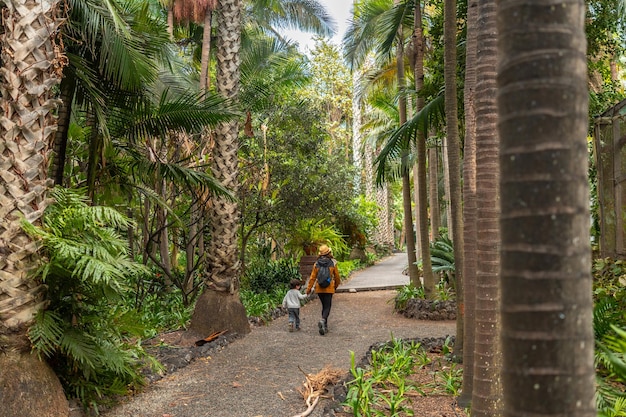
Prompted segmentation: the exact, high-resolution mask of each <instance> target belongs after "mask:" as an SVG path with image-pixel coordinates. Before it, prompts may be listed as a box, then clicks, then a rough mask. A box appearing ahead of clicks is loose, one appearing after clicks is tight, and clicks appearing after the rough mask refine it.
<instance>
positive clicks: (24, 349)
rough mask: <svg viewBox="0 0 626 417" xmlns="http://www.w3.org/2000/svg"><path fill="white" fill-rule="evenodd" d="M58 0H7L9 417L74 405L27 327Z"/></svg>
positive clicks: (33, 307)
mask: <svg viewBox="0 0 626 417" xmlns="http://www.w3.org/2000/svg"><path fill="white" fill-rule="evenodd" d="M58 11H59V1H53V0H49V1H46V0H40V1H32V0H10V1H5V2H3V7H2V16H3V19H2V22H3V25H4V27H3V31H2V34H1V35H0V42H1V46H2V68H0V74H1V82H0V93H1V94H2V98H1V99H0V104H1V105H2V109H3V112H2V115H1V116H0V119H1V121H2V123H0V126H1V127H0V131H1V132H2V136H1V139H0V155H1V156H0V170H1V171H2V175H1V176H0V190H1V192H2V200H1V201H2V203H1V205H0V208H1V209H2V220H1V222H0V254H1V255H2V257H1V258H0V351H1V352H2V354H1V355H0V369H2V372H0V386H1V387H2V389H0V401H2V409H3V415H6V416H8V417H17V416H22V417H30V416H35V415H39V416H50V417H52V416H62V415H68V413H69V408H68V403H67V400H66V399H65V395H64V394H63V390H62V389H61V386H60V383H59V380H58V379H57V378H56V376H55V375H54V373H53V372H52V371H51V370H50V368H49V367H48V366H47V365H46V364H45V363H44V362H42V361H40V360H39V358H38V357H37V356H36V355H34V354H31V345H30V341H29V339H28V336H27V330H28V327H29V325H30V324H32V321H33V319H34V316H35V315H36V314H37V313H38V312H39V311H40V310H41V309H43V308H44V305H45V304H44V294H45V287H44V285H43V283H41V282H39V281H35V280H33V279H32V278H31V277H30V276H29V273H30V272H31V271H32V270H33V269H34V268H35V267H37V266H38V263H39V262H40V259H39V255H38V253H37V244H36V243H35V242H33V239H32V238H31V237H29V236H28V235H27V234H26V233H25V232H24V230H23V229H22V227H21V224H20V223H21V222H22V221H24V220H26V221H28V222H31V223H35V224H37V223H40V221H41V216H42V214H43V211H44V209H45V207H46V204H47V202H48V200H47V198H46V194H47V191H48V187H49V186H50V181H49V180H48V172H47V171H48V156H49V150H50V148H49V146H50V144H51V143H52V141H53V139H54V132H55V129H56V120H55V116H54V111H55V109H56V108H57V106H58V100H57V99H55V97H54V94H55V93H54V88H55V87H56V86H57V85H58V84H59V81H60V78H61V75H62V71H63V65H64V64H65V62H66V58H65V56H64V55H63V49H62V46H61V44H59V43H57V38H56V34H58V30H59V26H60V24H61V19H60V17H59V16H58V15H57V13H58Z"/></svg>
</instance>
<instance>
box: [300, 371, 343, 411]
mask: <svg viewBox="0 0 626 417" xmlns="http://www.w3.org/2000/svg"><path fill="white" fill-rule="evenodd" d="M303 373H304V372H303ZM304 376H305V378H306V381H305V382H304V386H303V387H301V388H298V392H299V393H300V394H301V395H302V398H304V400H305V402H306V405H307V409H306V411H304V412H303V413H300V414H297V415H295V416H294V417H306V416H308V415H309V414H311V412H312V411H313V409H314V408H315V406H316V405H317V402H318V401H319V399H320V396H321V395H322V394H324V392H325V391H326V387H328V386H332V385H335V384H336V383H337V382H339V380H340V379H341V378H342V377H343V376H344V371H342V370H341V369H336V368H332V367H330V366H328V365H327V366H325V367H324V368H323V369H322V370H321V371H319V372H318V373H316V374H308V375H307V374H305V375H304Z"/></svg>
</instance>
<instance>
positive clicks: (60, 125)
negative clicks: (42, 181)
mask: <svg viewBox="0 0 626 417" xmlns="http://www.w3.org/2000/svg"><path fill="white" fill-rule="evenodd" d="M75 89H76V79H75V78H74V77H73V76H72V75H66V76H65V77H64V78H63V80H62V81H61V85H60V98H61V104H60V105H59V116H58V118H57V132H56V135H55V137H54V158H53V160H52V169H51V170H50V171H51V172H52V175H54V184H55V185H63V173H64V171H65V159H66V154H67V139H68V138H67V135H68V132H69V129H70V117H71V114H72V103H73V101H74V91H75Z"/></svg>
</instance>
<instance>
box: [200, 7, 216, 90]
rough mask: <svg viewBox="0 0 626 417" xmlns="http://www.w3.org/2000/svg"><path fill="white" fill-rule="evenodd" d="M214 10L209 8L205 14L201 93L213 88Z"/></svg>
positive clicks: (201, 60)
mask: <svg viewBox="0 0 626 417" xmlns="http://www.w3.org/2000/svg"><path fill="white" fill-rule="evenodd" d="M212 17H213V10H211V9H210V8H207V10H206V12H205V13H204V31H203V32H202V54H201V58H200V91H205V90H208V89H209V88H210V87H211V71H210V70H209V69H210V67H211V65H210V63H211V29H212V26H211V19H212Z"/></svg>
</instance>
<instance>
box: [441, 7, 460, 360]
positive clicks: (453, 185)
mask: <svg viewBox="0 0 626 417" xmlns="http://www.w3.org/2000/svg"><path fill="white" fill-rule="evenodd" d="M444 16H445V18H444V22H445V23H444V45H445V46H444V48H445V52H444V56H445V59H444V79H445V85H446V89H445V107H446V144H447V146H446V148H447V152H446V155H447V159H448V170H447V171H448V175H446V178H448V183H449V186H450V200H449V208H450V209H449V213H450V217H448V228H449V229H450V230H452V233H450V236H451V237H452V238H453V245H454V269H455V274H454V276H455V281H456V282H455V285H454V287H455V290H456V309H457V316H456V317H457V319H456V339H455V344H454V354H455V356H457V357H459V358H462V357H463V290H462V288H463V247H464V242H463V233H462V230H463V217H462V206H463V204H462V200H461V163H460V155H459V154H460V143H459V124H458V123H459V121H458V109H457V90H456V68H457V65H456V44H457V42H456V31H457V29H456V26H457V25H456V0H446V2H445V5H444Z"/></svg>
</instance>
